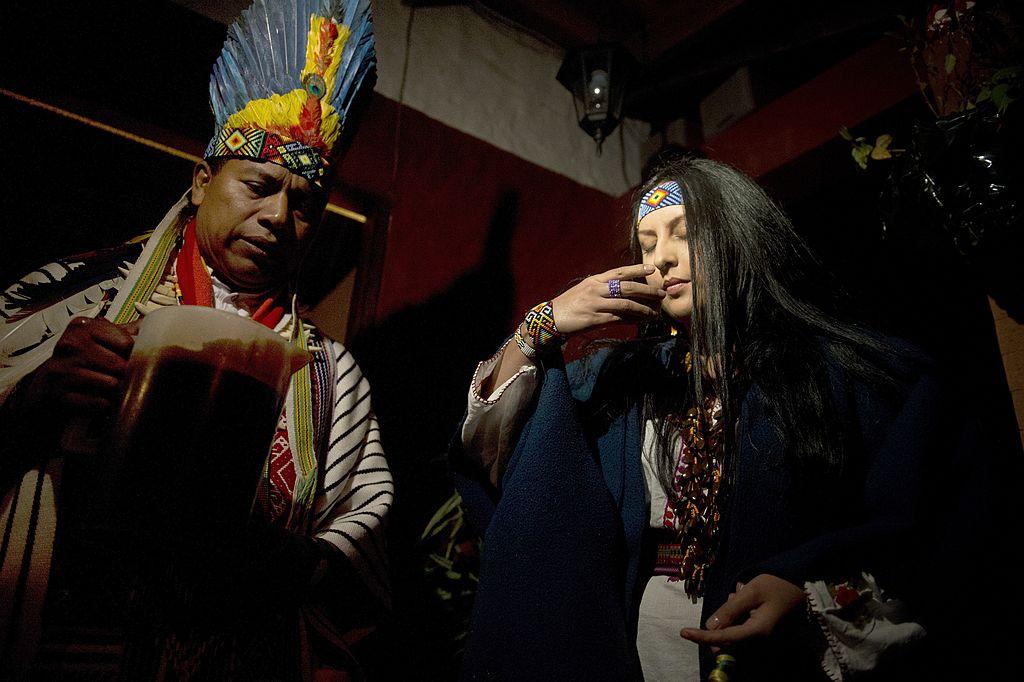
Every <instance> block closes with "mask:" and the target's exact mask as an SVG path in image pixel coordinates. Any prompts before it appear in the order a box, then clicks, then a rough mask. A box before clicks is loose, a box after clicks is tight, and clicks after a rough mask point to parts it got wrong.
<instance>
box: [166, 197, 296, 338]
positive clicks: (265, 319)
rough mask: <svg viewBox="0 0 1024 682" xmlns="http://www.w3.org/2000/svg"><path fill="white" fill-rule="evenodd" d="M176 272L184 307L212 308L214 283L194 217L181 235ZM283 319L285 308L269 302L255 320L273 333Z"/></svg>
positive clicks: (262, 305) (259, 311) (270, 300)
mask: <svg viewBox="0 0 1024 682" xmlns="http://www.w3.org/2000/svg"><path fill="white" fill-rule="evenodd" d="M174 270H175V272H176V273H177V275H178V288H179V289H180V290H181V302H182V303H183V304H185V305H201V306H206V307H207V308H212V307H213V279H211V278H210V273H209V272H207V270H206V263H204V262H203V257H202V255H201V254H200V253H199V242H198V241H196V219H195V218H194V217H193V218H192V219H191V220H189V221H188V224H187V225H186V226H185V231H184V233H183V234H182V242H181V250H180V251H178V258H177V260H175V266H174ZM282 317H284V306H281V305H274V299H273V298H267V299H266V300H265V301H263V303H261V304H260V307H259V308H257V309H256V312H254V313H253V314H252V319H253V320H254V321H255V322H259V323H260V324H262V325H263V326H265V327H269V328H270V329H273V328H274V327H276V326H277V323H278V322H280V321H281V318H282Z"/></svg>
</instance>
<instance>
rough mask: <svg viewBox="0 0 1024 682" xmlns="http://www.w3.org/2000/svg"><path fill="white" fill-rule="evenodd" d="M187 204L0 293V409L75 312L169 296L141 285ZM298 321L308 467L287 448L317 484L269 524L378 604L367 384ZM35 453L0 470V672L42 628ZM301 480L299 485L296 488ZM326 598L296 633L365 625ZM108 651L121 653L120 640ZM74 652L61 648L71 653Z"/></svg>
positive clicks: (49, 536) (384, 593) (381, 500)
mask: <svg viewBox="0 0 1024 682" xmlns="http://www.w3.org/2000/svg"><path fill="white" fill-rule="evenodd" d="M185 210H186V204H185V202H184V200H183V201H181V202H179V203H178V204H177V205H176V206H175V207H174V208H172V210H171V212H170V213H169V214H168V216H167V218H165V220H164V221H163V222H162V223H161V225H160V226H159V227H158V228H157V229H156V231H155V232H154V233H153V234H152V236H150V237H148V239H140V240H134V241H132V242H129V243H127V244H125V245H123V246H120V247H116V248H114V249H107V250H104V251H97V252H93V253H90V254H86V255H84V256H81V257H74V258H69V259H64V260H60V261H57V262H55V263H51V264H49V265H46V266H44V267H42V268H40V269H38V270H36V271H34V272H32V273H30V274H29V275H27V276H25V277H24V278H22V279H21V280H20V281H19V282H17V283H15V284H14V285H13V286H11V287H9V288H8V289H6V290H5V291H4V292H3V294H2V295H0V410H2V404H3V401H4V400H6V399H7V398H8V397H9V396H10V395H11V394H12V392H13V391H15V390H16V388H17V386H18V382H19V381H20V380H21V379H22V378H23V377H25V376H26V375H27V374H29V373H30V372H31V371H33V370H34V369H35V368H37V367H38V366H39V365H40V364H42V362H44V361H45V360H46V359H47V358H49V357H50V355H51V354H52V352H53V347H54V345H55V344H56V341H57V339H59V338H60V336H61V334H62V333H63V331H64V328H65V327H66V326H67V324H68V323H69V322H70V320H71V319H72V318H73V317H78V316H87V317H98V316H104V317H107V318H108V319H111V320H115V319H117V317H116V316H117V314H118V311H119V310H122V311H123V310H129V306H131V307H134V308H135V310H136V311H137V313H136V315H135V316H136V317H137V316H138V315H139V314H144V313H145V312H147V311H148V310H151V309H152V307H153V306H154V305H160V304H168V302H167V300H166V298H162V297H161V296H160V295H159V293H156V289H155V288H159V281H158V282H156V283H154V284H152V285H151V286H150V287H149V289H150V290H152V291H147V290H145V289H142V288H141V287H140V285H139V282H140V280H141V279H144V278H145V276H146V272H147V271H152V270H154V268H155V269H156V270H158V271H159V272H160V273H167V272H170V270H171V267H172V266H171V265H170V263H173V251H172V252H169V253H168V252H165V253H164V254H163V255H162V256H161V255H160V254H159V253H158V254H157V255H156V256H154V248H155V246H156V243H157V242H163V243H166V242H167V241H169V240H173V234H172V235H168V234H167V232H168V231H171V232H174V231H179V232H180V230H181V227H182V225H183V216H184V213H185ZM161 258H162V259H163V261H162V262H161V261H160V259H161ZM157 280H159V277H158V278H157ZM129 289H131V290H132V292H133V293H134V294H135V295H136V296H138V295H139V294H138V292H139V291H140V289H141V296H142V297H143V298H142V300H135V301H132V300H130V299H126V296H125V295H126V292H127V290H129ZM235 303H237V301H234V300H232V297H231V296H228V297H223V296H220V297H218V300H217V301H216V302H215V307H217V308H222V309H227V310H238V309H239V308H238V307H237V306H236V305H235ZM121 319H122V320H123V319H124V318H123V317H122V318H121ZM293 324H294V320H293V319H292V317H291V316H290V315H285V316H284V318H283V319H282V320H281V322H280V323H279V324H278V325H277V328H276V330H277V331H279V332H281V333H282V334H285V335H287V334H289V332H290V331H291V329H292V326H293ZM303 328H304V329H305V331H306V333H307V337H306V339H307V343H308V344H309V347H310V349H311V350H313V351H315V352H314V357H315V360H314V363H313V365H312V366H313V370H312V375H313V381H312V382H311V383H312V385H310V384H309V383H306V384H303V385H304V386H307V387H308V388H306V389H305V390H306V391H311V390H312V391H314V392H315V393H316V394H317V395H316V396H315V398H314V409H313V410H312V412H313V415H314V416H313V419H314V421H316V422H317V423H314V424H313V429H312V430H313V433H314V434H315V438H314V439H313V442H314V446H313V450H314V453H315V460H316V462H315V467H314V468H312V469H310V467H309V466H308V465H307V466H305V467H304V466H302V465H301V464H300V462H298V461H297V460H298V457H299V456H298V455H293V456H294V457H295V458H296V461H295V462H294V469H295V470H296V471H298V474H299V477H300V480H301V479H302V478H303V476H306V477H307V478H308V477H312V480H313V485H314V488H313V489H314V493H313V495H312V498H311V500H309V501H307V502H305V503H304V506H305V509H304V510H298V511H295V512H293V513H289V514H285V515H283V516H280V517H278V518H277V519H276V521H275V522H276V523H277V525H280V526H283V527H286V528H288V529H289V530H291V531H293V532H295V533H298V534H301V535H305V536H311V537H317V538H320V539H322V540H324V541H326V542H327V543H330V545H331V546H333V548H335V549H336V550H337V551H338V552H341V553H343V554H344V556H345V557H346V558H347V560H348V561H347V563H348V564H349V565H350V566H351V567H352V569H353V573H354V574H355V575H358V576H359V578H361V580H362V581H363V582H364V583H365V591H366V592H368V593H369V594H371V595H373V597H375V599H376V602H377V604H378V605H379V606H381V607H386V606H387V605H388V604H389V597H388V594H389V585H388V579H387V572H386V556H385V547H384V538H383V533H384V524H385V520H386V518H387V514H388V511H389V509H390V506H391V503H392V499H393V496H394V489H393V482H392V477H391V473H390V470H389V468H388V464H387V461H386V459H385V457H384V452H383V448H382V446H381V438H380V430H379V427H378V424H377V420H376V417H375V416H374V414H373V411H372V408H371V401H370V387H369V384H368V382H367V381H366V379H365V378H364V377H363V375H362V372H361V371H360V369H359V367H358V366H357V364H356V361H355V359H354V358H353V357H352V354H351V353H350V352H349V351H348V350H347V349H345V348H344V346H342V344H340V343H338V342H336V341H331V340H328V339H325V338H323V337H322V336H321V335H320V334H319V333H318V332H317V331H316V330H315V329H312V328H311V327H309V326H308V325H300V329H303ZM296 384H297V382H296V381H293V384H292V386H291V387H290V389H289V396H288V400H287V401H286V405H287V406H288V409H287V410H286V413H285V415H283V416H282V424H289V425H290V424H291V423H292V422H293V418H295V415H293V414H292V413H291V405H293V404H294V403H295V402H296V401H294V400H293V398H294V397H295V393H296ZM307 402H308V401H307ZM289 428H290V427H289ZM282 433H286V432H282V431H281V430H280V428H279V431H278V435H279V436H280V435H281V434H282ZM287 441H288V436H287V434H286V435H285V442H284V444H283V446H282V444H281V443H278V444H277V445H278V446H281V447H283V451H284V453H285V457H287V456H288V454H289V452H295V451H297V448H295V447H294V438H293V437H292V438H291V441H292V442H291V445H292V446H293V447H291V448H289V447H288V442H287ZM277 454H278V455H280V454H281V453H280V451H278V452H277ZM36 461H37V462H38V464H37V465H36V466H34V467H33V468H31V469H30V470H28V471H27V472H22V471H18V472H17V476H14V477H12V476H10V475H9V474H10V473H11V472H10V471H6V472H4V473H5V476H4V478H5V479H6V480H5V483H7V482H12V483H13V484H12V485H6V486H5V489H4V490H2V491H0V493H2V496H3V497H2V499H0V532H2V533H3V537H2V544H0V670H5V669H7V670H13V671H18V670H21V671H24V670H25V668H26V667H27V666H29V665H31V660H32V659H33V657H34V656H35V654H36V649H37V647H38V644H39V639H40V635H41V632H42V630H43V629H44V628H43V627H42V611H43V602H44V598H45V596H46V591H47V586H48V581H49V577H50V573H51V559H52V557H53V550H54V540H55V537H56V534H57V528H58V523H59V519H60V509H59V505H58V504H57V501H58V500H59V499H60V497H61V495H60V468H61V460H59V459H45V453H40V456H39V458H37V460H36ZM0 465H2V463H0ZM299 487H300V486H299V485H296V486H295V491H296V495H297V494H298V490H299ZM307 487H308V486H307ZM288 493H289V494H290V493H291V491H288ZM288 502H290V503H291V504H290V505H288V506H291V507H292V508H293V509H294V508H296V507H298V506H300V505H299V504H298V503H297V502H296V500H289V501H288ZM343 591H344V590H342V592H343ZM338 593H339V589H338V586H330V589H328V590H324V594H333V595H337V594H338ZM314 594H316V592H315V591H314ZM328 601H329V600H321V601H317V599H316V598H315V597H314V598H313V599H311V600H309V601H308V602H307V603H305V604H304V605H303V607H302V617H301V619H300V620H301V622H299V623H296V624H295V627H296V628H297V630H299V631H301V632H302V633H309V632H317V633H319V635H320V637H322V638H323V640H325V641H327V642H329V643H331V644H333V645H335V646H337V647H338V648H340V649H345V648H346V647H347V646H348V645H349V644H351V643H352V642H353V640H354V639H357V638H358V637H359V636H361V635H362V634H364V633H365V629H363V630H360V631H358V632H357V631H351V630H348V631H346V630H345V628H339V627H337V625H336V623H337V622H338V618H337V616H338V615H339V613H341V612H343V611H344V608H345V605H344V604H336V603H328ZM305 637H306V635H305V634H303V635H302V637H300V638H299V639H303V640H304V639H305ZM44 643H45V641H44ZM72 648H73V647H72ZM110 650H111V651H114V653H115V654H118V655H119V653H120V652H119V650H118V649H117V648H116V647H111V648H110ZM73 654H74V652H73V651H63V652H61V656H62V657H63V658H65V659H69V660H70V659H71V658H73ZM303 662H304V663H306V664H308V663H309V660H308V659H307V660H305V661H301V662H300V663H303ZM94 663H95V661H91V662H90V663H89V665H93V664H94ZM112 665H116V663H112ZM304 667H305V666H304ZM306 670H307V672H308V668H306ZM0 676H2V675H0Z"/></svg>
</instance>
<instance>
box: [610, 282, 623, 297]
mask: <svg viewBox="0 0 1024 682" xmlns="http://www.w3.org/2000/svg"><path fill="white" fill-rule="evenodd" d="M608 295H609V296H611V297H612V298H619V297H620V296H622V282H620V281H619V280H617V279H610V280H608Z"/></svg>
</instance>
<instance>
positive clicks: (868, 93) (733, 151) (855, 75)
mask: <svg viewBox="0 0 1024 682" xmlns="http://www.w3.org/2000/svg"><path fill="white" fill-rule="evenodd" d="M900 46H901V43H900V42H899V41H897V40H895V39H893V38H888V37H887V38H882V39H881V40H879V41H877V42H875V43H873V44H872V45H869V46H868V47H866V48H864V49H863V50H861V51H860V52H858V53H856V54H855V55H853V56H852V57H849V58H848V59H846V60H844V61H842V62H840V63H839V64H837V65H836V66H834V67H832V68H831V69H829V70H827V71H825V72H824V73H822V74H821V75H819V76H817V77H816V78H814V79H813V80H811V81H809V82H807V83H805V84H804V85H802V86H800V87H798V88H797V89H795V90H793V91H791V92H789V93H787V94H785V95H783V96H782V97H780V98H778V99H776V100H775V101H773V102H771V103H769V104H768V105H766V106H764V107H762V108H761V109H758V110H757V111H755V112H753V113H751V114H749V115H748V116H746V117H744V118H742V119H740V120H739V121H737V122H736V123H735V124H733V125H732V126H731V127H729V128H727V129H726V130H724V131H723V132H722V133H720V134H719V135H716V136H715V137H713V138H712V139H710V140H708V141H706V142H705V143H704V145H703V149H704V151H705V153H707V155H708V156H709V157H711V158H713V159H715V160H717V161H724V162H725V163H729V164H731V165H733V166H736V167H737V168H739V169H740V170H742V171H744V172H746V173H749V174H750V175H752V176H754V177H759V176H761V175H764V174H765V173H767V172H768V171H771V170H773V169H775V168H778V167H780V166H782V165H783V164H785V163H787V162H789V161H792V160H793V159H796V158H797V157H799V156H801V155H802V154H805V153H807V152H809V151H811V150H813V149H816V148H817V147H819V146H821V145H822V144H824V143H826V142H828V141H829V140H832V139H834V138H835V137H836V136H838V134H839V128H840V127H842V126H848V127H853V126H855V125H857V124H859V123H862V122H863V121H865V120H867V119H869V118H871V117H872V116H875V115H876V114H879V113H881V112H883V111H885V110H886V109H888V108H890V107H892V106H894V105H895V104H898V103H899V102H901V101H903V100H904V99H906V98H907V97H910V96H911V95H913V94H914V93H916V92H917V81H916V79H915V78H914V74H913V69H912V68H911V66H910V61H909V59H908V57H907V55H906V54H903V53H901V52H899V48H900Z"/></svg>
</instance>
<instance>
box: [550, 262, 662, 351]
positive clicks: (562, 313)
mask: <svg viewBox="0 0 1024 682" xmlns="http://www.w3.org/2000/svg"><path fill="white" fill-rule="evenodd" d="M652 272H654V266H653V265H627V266H625V267H621V268H614V269H612V270H608V271H607V272H603V273H601V274H599V275H591V276H590V277H587V278H586V279H584V280H583V281H582V282H580V283H579V284H577V285H576V286H574V287H573V288H571V289H569V290H568V291H566V292H565V293H563V294H561V295H560V296H558V297H556V298H555V299H553V300H552V301H551V308H552V311H553V317H554V318H555V324H556V325H557V326H558V331H559V333H561V334H563V335H565V336H569V335H571V334H574V333H577V332H581V331H585V330H587V329H590V328H592V327H597V326H599V325H602V324H609V323H611V322H637V321H642V320H650V319H654V318H657V317H658V315H659V314H660V312H659V311H660V310H661V299H663V298H665V292H664V291H663V290H661V289H655V288H654V287H652V286H650V285H648V284H643V283H641V282H634V281H631V280H634V279H637V278H641V277H645V276H646V275H649V274H651V273H652ZM611 280H618V281H619V292H620V295H619V296H613V295H612V287H610V286H609V284H608V283H609V282H610V281H611Z"/></svg>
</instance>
